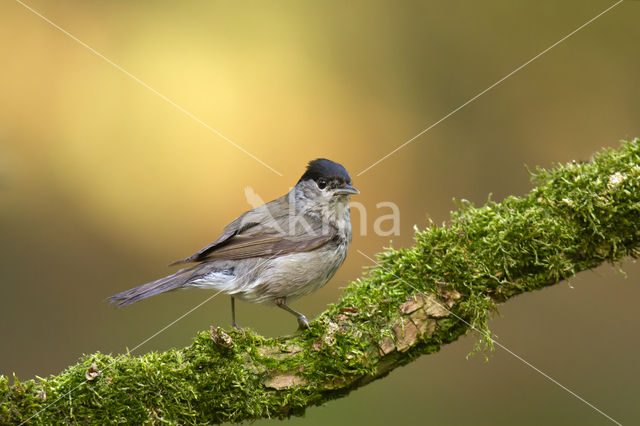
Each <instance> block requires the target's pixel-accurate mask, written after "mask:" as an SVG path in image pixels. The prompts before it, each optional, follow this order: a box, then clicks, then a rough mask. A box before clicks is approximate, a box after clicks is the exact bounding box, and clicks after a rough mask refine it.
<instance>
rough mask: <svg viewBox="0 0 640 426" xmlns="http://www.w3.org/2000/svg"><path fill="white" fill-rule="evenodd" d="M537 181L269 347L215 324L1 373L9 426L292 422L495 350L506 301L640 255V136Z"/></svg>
mask: <svg viewBox="0 0 640 426" xmlns="http://www.w3.org/2000/svg"><path fill="white" fill-rule="evenodd" d="M534 181H535V183H536V184H537V185H538V186H537V187H536V188H534V189H533V190H532V191H531V192H530V193H529V194H528V195H526V196H525V197H522V198H518V197H509V198H507V199H505V200H504V201H503V202H501V203H494V202H489V203H487V204H486V205H485V206H483V207H480V208H476V207H474V206H473V205H471V204H470V203H468V202H462V203H461V205H460V206H459V209H458V210H457V211H456V212H454V213H453V215H452V218H451V220H450V222H449V223H447V224H445V225H442V226H436V225H431V226H430V227H428V228H427V229H425V230H423V231H416V239H415V246H414V247H411V248H407V249H401V250H392V249H388V250H386V251H384V252H383V253H382V254H380V255H378V262H379V263H380V266H378V267H377V268H374V269H372V270H371V271H369V273H368V274H366V276H365V277H364V278H361V279H359V280H357V281H355V282H352V283H351V284H350V285H349V286H348V287H347V288H346V289H345V292H344V295H343V297H342V298H341V299H340V301H339V302H338V303H336V304H335V305H332V306H330V307H329V309H328V310H327V311H326V312H324V313H322V314H321V315H320V316H319V317H318V318H317V319H316V320H315V321H313V322H312V324H311V329H310V330H308V331H305V332H303V333H301V334H298V335H295V336H290V337H282V338H278V339H268V338H264V337H261V336H259V335H256V334H254V333H253V332H251V331H248V332H247V333H246V335H242V334H241V333H239V332H236V331H228V332H225V331H223V330H220V329H212V330H211V331H210V332H202V333H200V334H199V335H198V336H196V338H195V341H194V343H193V344H192V345H191V346H189V347H187V348H184V349H175V350H169V351H167V352H163V353H157V352H151V353H148V354H145V355H142V356H140V357H134V356H130V355H119V356H111V355H104V354H101V353H96V354H93V355H87V356H84V357H83V358H82V359H81V361H80V362H79V363H78V364H76V365H74V366H72V367H70V368H68V369H67V370H65V371H64V372H62V373H60V374H59V375H58V376H52V377H49V378H47V379H40V378H38V379H37V380H29V381H25V382H20V381H18V380H17V379H15V382H14V384H13V385H9V380H8V378H6V377H0V400H1V402H0V423H2V424H6V423H20V422H22V421H25V420H28V419H30V420H29V423H44V424H50V423H58V422H59V423H72V422H77V423H82V424H84V423H90V422H91V423H98V424H101V423H111V422H122V423H143V422H161V421H168V422H175V423H218V422H226V421H231V422H239V421H243V420H252V419H258V418H263V417H287V416H291V415H299V414H301V413H303V412H304V410H305V409H306V408H307V407H309V406H312V405H319V404H322V403H324V402H325V401H327V400H330V399H333V398H339V397H343V396H345V395H346V394H348V393H349V392H351V391H352V390H354V389H357V388H358V387H360V386H363V385H365V384H367V383H369V382H371V381H372V380H375V379H378V378H380V377H383V376H385V375H386V374H388V373H389V371H391V370H393V369H394V368H396V367H399V366H401V365H404V364H407V363H409V362H411V361H412V360H413V359H415V358H416V357H418V356H420V355H423V354H427V353H433V352H437V351H438V350H439V349H440V347H441V346H442V345H444V344H447V343H450V342H453V341H454V340H456V339H457V338H458V337H459V336H461V335H463V334H465V333H467V332H469V330H471V327H473V328H475V329H477V330H479V331H480V332H481V334H480V335H481V336H484V337H486V338H487V339H485V340H486V341H488V342H489V344H490V342H491V340H490V338H489V335H488V334H487V333H486V331H487V326H486V321H487V317H488V316H489V315H490V313H491V311H492V310H493V309H494V307H495V304H496V303H500V302H504V301H506V300H507V299H509V298H511V297H513V296H515V295H517V294H520V293H524V292H528V291H533V290H536V289H540V288H542V287H545V286H549V285H551V284H554V283H557V282H559V281H561V280H563V279H566V278H568V277H571V276H573V275H574V274H576V273H577V272H579V271H582V270H585V269H589V268H593V267H596V266H598V265H600V264H602V263H603V262H615V261H618V260H620V259H622V258H623V257H625V256H633V257H637V255H638V253H639V248H640V140H638V139H636V140H634V141H631V142H623V143H622V146H621V147H620V148H619V149H618V150H612V149H610V150H605V151H603V152H601V153H600V154H597V155H596V156H595V157H594V158H593V159H592V160H591V161H589V162H584V163H575V162H574V163H570V164H567V165H564V166H557V167H555V168H554V169H553V170H550V171H545V170H537V171H536V172H535V175H534ZM89 379H90V380H89ZM54 402H55V403H54ZM52 403H53V404H52ZM49 404H51V405H50V406H49ZM45 408H46V409H45ZM41 410H42V411H41Z"/></svg>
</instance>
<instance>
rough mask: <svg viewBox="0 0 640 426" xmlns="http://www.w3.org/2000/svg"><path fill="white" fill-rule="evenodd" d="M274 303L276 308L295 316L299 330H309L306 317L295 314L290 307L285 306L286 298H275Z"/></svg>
mask: <svg viewBox="0 0 640 426" xmlns="http://www.w3.org/2000/svg"><path fill="white" fill-rule="evenodd" d="M274 302H275V304H276V306H277V307H278V308H281V309H284V310H285V311H287V312H289V313H290V314H292V315H295V317H296V319H297V320H298V328H300V329H304V328H309V321H308V320H307V317H305V316H304V315H302V314H301V313H300V312H296V311H294V310H293V309H291V308H290V307H288V306H287V304H286V302H287V298H286V297H276V298H275V300H274Z"/></svg>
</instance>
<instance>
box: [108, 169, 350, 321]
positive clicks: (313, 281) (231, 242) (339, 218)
mask: <svg viewBox="0 0 640 426" xmlns="http://www.w3.org/2000/svg"><path fill="white" fill-rule="evenodd" d="M356 193H358V190H356V189H355V188H353V187H352V186H351V178H350V177H349V174H348V173H347V171H346V170H345V169H344V167H342V166H341V165H339V164H337V163H333V162H331V161H329V160H325V159H319V160H315V161H312V162H310V163H309V166H308V167H307V170H306V172H305V174H304V175H303V176H302V178H301V179H300V180H299V181H298V183H297V184H296V186H295V187H294V188H293V189H292V190H291V191H290V192H289V193H288V194H286V195H284V196H282V197H280V198H278V199H276V200H273V201H271V202H269V203H267V204H264V205H262V206H260V207H257V208H255V209H252V210H249V211H247V212H245V213H244V214H243V215H241V216H240V217H238V218H237V219H235V220H234V221H233V222H231V223H230V224H229V225H227V226H226V227H225V228H224V232H223V234H222V235H221V236H220V237H219V238H218V239H217V240H215V241H214V242H213V243H211V244H209V245H208V246H206V247H204V248H203V249H201V250H200V251H198V252H197V253H195V254H193V255H192V256H189V257H187V258H185V259H182V260H179V261H177V262H174V263H173V264H185V263H197V264H196V265H194V266H191V267H187V268H184V269H181V270H179V271H178V272H176V273H174V274H171V275H168V276H166V277H163V278H160V279H158V280H155V281H152V282H149V283H146V284H143V285H141V286H138V287H135V288H132V289H130V290H126V291H123V292H121V293H118V294H116V295H114V296H111V297H110V298H109V300H111V302H115V303H117V304H118V306H125V305H129V304H131V303H134V302H137V301H139V300H142V299H145V298H147V297H150V296H153V295H156V294H159V293H164V292H166V291H170V290H175V289H179V288H205V289H215V290H219V291H222V292H224V293H226V294H229V295H230V296H231V297H232V302H233V298H237V299H240V300H245V301H248V302H252V303H265V304H276V305H277V306H279V307H281V308H283V309H285V310H287V311H289V312H291V313H292V314H294V315H296V317H297V318H298V323H299V325H300V326H306V325H308V323H307V320H306V318H305V317H304V315H302V314H299V313H297V312H295V311H293V310H291V309H290V308H289V307H288V306H286V302H287V301H291V300H293V299H296V298H298V297H301V296H304V295H306V294H309V293H311V292H313V291H315V290H317V289H318V288H320V287H321V286H323V285H324V284H326V283H327V282H328V281H329V279H331V277H332V276H333V275H334V273H335V272H336V271H337V269H338V268H339V267H340V266H341V265H342V263H343V262H344V259H345V257H346V254H347V248H348V246H349V243H350V242H351V222H350V214H349V195H351V194H356ZM232 313H233V304H232ZM232 320H233V324H234V326H237V325H236V324H235V318H232Z"/></svg>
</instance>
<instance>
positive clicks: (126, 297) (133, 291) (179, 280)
mask: <svg viewBox="0 0 640 426" xmlns="http://www.w3.org/2000/svg"><path fill="white" fill-rule="evenodd" d="M199 266H200V265H196V266H192V267H190V268H185V269H181V270H179V271H178V272H176V273H175V274H171V275H167V276H166V277H163V278H160V279H157V280H155V281H151V282H149V283H146V284H142V285H140V286H138V287H134V288H130V289H129V290H125V291H123V292H121V293H118V294H114V295H113V296H111V297H109V298H108V300H109V302H111V303H116V304H117V305H118V306H127V305H130V304H132V303H135V302H137V301H139V300H142V299H146V298H147V297H151V296H155V295H156V294H160V293H164V292H166V291H171V290H176V289H178V288H181V287H183V286H184V285H185V284H186V283H187V282H188V281H189V280H190V279H191V278H192V277H193V276H194V274H195V273H197V271H194V269H197V268H198V267H199Z"/></svg>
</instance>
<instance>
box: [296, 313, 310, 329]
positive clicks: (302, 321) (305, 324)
mask: <svg viewBox="0 0 640 426" xmlns="http://www.w3.org/2000/svg"><path fill="white" fill-rule="evenodd" d="M310 328H311V327H310V326H309V320H307V317H305V316H304V315H300V316H299V317H298V329H299V330H309V329H310Z"/></svg>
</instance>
